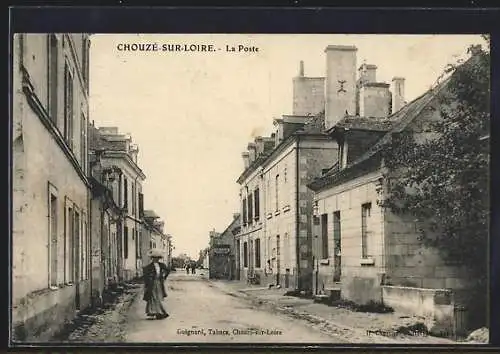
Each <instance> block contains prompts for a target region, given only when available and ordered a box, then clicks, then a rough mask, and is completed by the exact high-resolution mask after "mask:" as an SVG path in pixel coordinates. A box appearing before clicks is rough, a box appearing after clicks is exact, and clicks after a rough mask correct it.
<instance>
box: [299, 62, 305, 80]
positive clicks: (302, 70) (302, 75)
mask: <svg viewBox="0 0 500 354" xmlns="http://www.w3.org/2000/svg"><path fill="white" fill-rule="evenodd" d="M299 76H300V77H304V61H303V60H301V61H300V67H299Z"/></svg>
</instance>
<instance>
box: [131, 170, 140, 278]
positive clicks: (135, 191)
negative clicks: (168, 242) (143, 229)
mask: <svg viewBox="0 0 500 354" xmlns="http://www.w3.org/2000/svg"><path fill="white" fill-rule="evenodd" d="M139 177H140V176H136V177H135V179H134V196H133V197H134V198H133V202H134V225H135V244H136V246H135V276H136V277H138V276H139V268H138V267H137V264H138V261H139V258H138V256H139V257H140V256H141V255H140V253H139V249H140V246H141V245H140V242H139V241H140V240H139V231H137V224H138V222H137V194H138V193H137V179H138V178H139Z"/></svg>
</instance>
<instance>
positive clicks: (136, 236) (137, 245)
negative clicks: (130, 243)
mask: <svg viewBox="0 0 500 354" xmlns="http://www.w3.org/2000/svg"><path fill="white" fill-rule="evenodd" d="M134 233H135V258H137V259H139V258H141V256H140V253H139V247H140V246H139V245H140V244H139V231H137V230H135V231H134Z"/></svg>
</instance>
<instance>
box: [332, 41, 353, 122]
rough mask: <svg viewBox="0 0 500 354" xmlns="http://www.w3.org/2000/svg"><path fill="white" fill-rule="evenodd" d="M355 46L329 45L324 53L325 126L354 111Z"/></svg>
mask: <svg viewBox="0 0 500 354" xmlns="http://www.w3.org/2000/svg"><path fill="white" fill-rule="evenodd" d="M357 50H358V49H357V48H356V47H355V46H342V45H329V46H328V47H326V49H325V53H326V102H325V103H326V104H325V128H326V129H329V128H331V127H332V126H334V125H335V124H336V123H337V122H338V121H339V120H340V119H342V118H343V117H344V116H345V115H346V114H347V115H354V114H355V113H356V52H357Z"/></svg>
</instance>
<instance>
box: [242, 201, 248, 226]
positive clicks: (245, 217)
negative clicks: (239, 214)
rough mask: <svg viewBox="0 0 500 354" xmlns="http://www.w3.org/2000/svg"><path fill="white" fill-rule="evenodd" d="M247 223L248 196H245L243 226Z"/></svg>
mask: <svg viewBox="0 0 500 354" xmlns="http://www.w3.org/2000/svg"><path fill="white" fill-rule="evenodd" d="M246 224H247V198H243V226H246Z"/></svg>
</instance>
